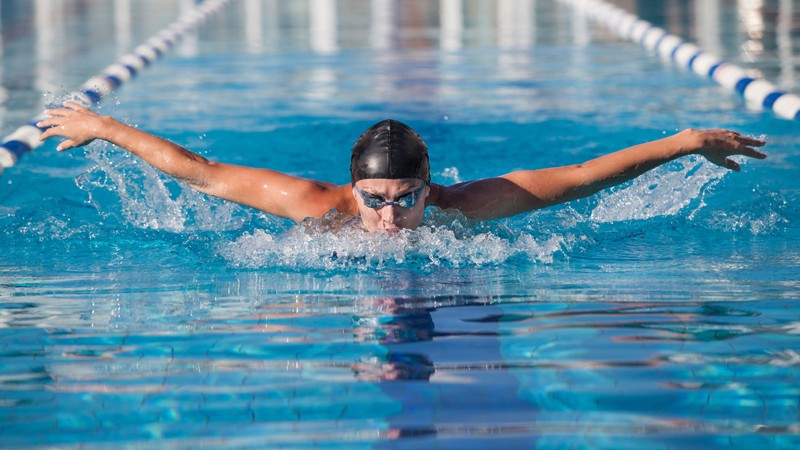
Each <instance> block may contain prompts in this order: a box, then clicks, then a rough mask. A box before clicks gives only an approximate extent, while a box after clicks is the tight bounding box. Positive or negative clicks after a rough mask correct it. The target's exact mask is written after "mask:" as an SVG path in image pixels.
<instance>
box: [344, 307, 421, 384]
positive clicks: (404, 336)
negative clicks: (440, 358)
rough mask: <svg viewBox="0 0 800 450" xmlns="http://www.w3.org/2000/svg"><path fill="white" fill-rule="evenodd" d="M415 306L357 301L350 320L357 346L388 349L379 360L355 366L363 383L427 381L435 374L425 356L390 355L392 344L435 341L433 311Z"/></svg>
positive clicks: (396, 353) (371, 360)
mask: <svg viewBox="0 0 800 450" xmlns="http://www.w3.org/2000/svg"><path fill="white" fill-rule="evenodd" d="M417 305H418V302H416V301H414V300H408V299H402V298H385V299H375V300H370V299H367V300H364V301H360V302H359V305H358V307H357V309H358V310H359V311H364V312H363V313H360V314H358V315H354V316H353V321H354V327H355V337H356V341H357V342H365V343H366V342H373V341H374V342H378V343H380V344H383V345H385V346H387V353H386V355H384V356H381V357H374V356H371V357H368V358H366V359H362V360H361V361H359V363H358V364H356V365H355V367H354V371H355V373H356V376H357V377H358V378H359V379H362V380H371V381H397V380H430V377H431V375H433V373H434V372H435V371H436V370H435V368H434V365H433V362H431V360H430V359H429V358H428V357H427V356H426V355H424V354H418V353H404V352H397V351H393V348H392V346H393V344H401V343H408V342H425V341H430V340H432V339H433V337H434V323H433V318H432V317H431V311H432V310H433V308H420V307H419V306H417Z"/></svg>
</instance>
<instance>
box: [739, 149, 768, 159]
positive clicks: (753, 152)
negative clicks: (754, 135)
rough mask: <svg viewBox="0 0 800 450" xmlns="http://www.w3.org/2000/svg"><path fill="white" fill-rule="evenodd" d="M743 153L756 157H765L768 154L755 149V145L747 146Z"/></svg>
mask: <svg viewBox="0 0 800 450" xmlns="http://www.w3.org/2000/svg"><path fill="white" fill-rule="evenodd" d="M742 155H744V156H749V157H750V158H756V159H765V158H766V157H767V155H766V154H764V153H761V152H760V151H758V150H756V149H754V148H753V147H745V148H744V149H743V150H742Z"/></svg>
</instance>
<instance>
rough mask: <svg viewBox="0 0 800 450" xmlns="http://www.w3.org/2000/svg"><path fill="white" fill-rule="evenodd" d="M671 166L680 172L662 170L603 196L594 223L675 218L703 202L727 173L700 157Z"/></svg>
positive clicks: (594, 214) (593, 218)
mask: <svg viewBox="0 0 800 450" xmlns="http://www.w3.org/2000/svg"><path fill="white" fill-rule="evenodd" d="M670 166H671V167H678V169H677V170H670V169H668V168H665V167H662V168H659V169H657V170H654V171H651V172H648V173H646V174H644V175H642V176H640V177H639V178H637V179H636V180H634V181H633V182H632V183H631V184H630V185H626V186H623V187H621V188H618V189H616V190H613V191H610V192H607V193H602V194H600V196H599V201H598V204H597V207H595V209H594V210H593V211H592V213H591V216H590V218H591V220H592V221H595V222H601V223H603V222H618V221H623V220H645V219H650V218H653V217H657V216H674V215H676V214H678V213H679V212H680V211H681V210H683V209H684V208H686V207H687V206H689V205H690V204H692V203H693V202H695V201H697V200H699V201H702V193H703V192H704V191H705V189H707V188H709V187H711V186H713V185H714V184H716V183H717V182H719V180H721V179H722V177H723V176H724V175H725V173H726V172H727V170H726V169H723V168H720V167H716V166H714V165H713V164H710V163H706V162H705V160H703V159H702V158H699V157H693V158H683V159H681V160H680V161H677V162H673V163H671V165H670Z"/></svg>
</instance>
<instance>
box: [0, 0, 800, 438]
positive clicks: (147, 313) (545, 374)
mask: <svg viewBox="0 0 800 450" xmlns="http://www.w3.org/2000/svg"><path fill="white" fill-rule="evenodd" d="M262 3H263V6H264V7H265V8H267V7H268V6H269V5H271V4H272V3H270V2H262ZM414 4H415V5H417V6H419V5H421V4H423V3H414ZM470 4H471V3H470ZM548 5H551V6H548ZM552 5H554V4H551V3H549V2H540V3H538V4H537V10H536V12H537V15H536V20H535V21H533V24H534V25H535V26H534V27H533V29H534V30H533V31H530V30H529V32H530V33H533V35H534V36H535V37H536V38H535V39H533V40H532V42H531V41H527V43H526V41H524V40H523V41H522V43H520V42H517V44H515V45H510V46H503V45H500V43H502V40H498V42H500V43H498V42H494V41H492V40H491V39H489V40H488V41H487V40H486V39H485V36H484V34H485V33H487V31H486V30H485V29H484V28H481V25H480V24H479V23H478V24H476V23H477V22H473V19H471V18H470V17H471V16H468V17H467V18H466V19H465V22H466V24H467V26H466V28H465V31H464V36H463V43H462V44H463V45H462V47H461V48H450V49H449V50H448V49H445V48H442V45H443V44H438V43H437V42H436V40H435V36H436V33H437V29H436V27H435V26H433V25H431V23H430V22H425V23H424V25H425V28H423V29H417V28H414V27H413V26H412V25H413V24H408V23H406V22H407V21H409V20H410V19H408V17H411V16H410V15H409V14H410V13H408V12H407V11H406V12H405V13H406V14H405V15H401V16H402V17H404V18H405V19H403V20H401V21H400V22H399V23H398V24H397V26H398V28H399V29H400V30H406V31H405V32H400V31H397V32H396V34H394V35H396V36H405V38H403V39H400V38H398V39H397V40H396V41H395V42H394V43H391V44H389V45H388V48H371V47H370V42H371V41H370V39H372V38H374V35H373V34H371V33H370V31H369V30H366V29H365V28H363V20H365V19H364V15H363V14H362V13H363V12H362V11H358V10H356V11H353V12H352V16H348V15H344V14H342V15H341V16H340V17H339V23H340V27H341V30H342V31H340V35H339V38H338V41H337V42H338V47H337V48H336V49H335V51H333V52H330V50H325V47H324V46H322V47H319V48H317V49H316V50H317V51H314V50H315V48H313V46H311V44H309V42H310V41H313V39H310V40H309V39H308V35H307V33H308V30H307V29H304V28H302V27H301V28H299V29H298V28H295V27H293V26H288V25H281V26H280V27H279V29H278V30H277V31H275V34H271V33H270V32H269V30H271V28H269V27H268V26H265V27H264V30H263V34H262V35H261V39H262V41H260V42H262V45H261V47H260V49H256V48H255V47H253V46H252V40H247V39H245V38H244V37H242V36H241V35H239V34H236V33H235V31H236V30H237V26H238V25H237V23H238V22H236V19H237V16H236V14H239V13H242V12H243V9H242V8H244V7H243V6H242V5H239V6H234V7H233V8H234V9H232V12H228V13H227V14H225V15H223V16H221V17H219V18H217V19H215V20H213V21H212V22H211V23H210V24H209V26H208V28H206V29H204V31H202V32H201V34H200V37H199V42H198V45H197V47H196V50H195V51H185V52H183V53H181V52H178V53H177V54H174V55H172V56H170V57H169V58H167V59H164V60H162V61H160V62H158V63H157V64H156V65H154V66H153V67H151V68H150V69H148V70H147V72H145V73H143V74H142V75H140V76H139V77H138V78H137V79H135V80H133V81H132V82H131V83H130V84H129V85H126V86H125V87H124V88H123V89H122V90H120V91H119V92H118V93H117V94H116V95H115V97H114V98H112V99H110V100H109V101H107V102H106V103H104V104H103V105H102V107H101V111H102V112H103V113H104V114H113V115H114V116H116V117H118V118H120V119H122V120H124V121H126V122H128V123H131V124H136V125H137V126H139V127H140V128H143V129H146V130H149V131H153V132H155V133H157V134H159V135H162V136H165V137H167V138H169V139H172V140H174V141H175V142H178V143H180V144H182V145H185V146H187V147H189V148H191V149H193V150H195V151H197V152H199V153H201V154H203V155H204V156H207V157H209V158H211V159H217V160H221V161H226V162H232V163H238V164H245V165H253V166H260V167H269V168H272V169H276V170H281V171H286V172H288V173H292V174H295V175H299V176H306V177H313V178H317V179H323V180H327V181H332V182H337V183H345V182H347V181H348V178H347V177H348V172H347V164H348V158H349V149H350V146H351V145H352V143H353V141H354V140H355V138H356V137H357V136H358V135H359V134H360V133H361V132H362V131H363V130H364V129H365V128H366V127H367V126H369V125H371V124H372V123H374V122H376V121H377V120H380V119H383V118H386V117H393V118H397V119H400V120H404V121H406V122H408V123H409V124H410V125H411V126H413V127H414V128H415V129H416V130H417V131H419V133H420V134H421V135H422V136H423V138H424V139H425V140H426V141H427V143H428V145H429V147H430V151H431V167H432V171H433V181H434V182H439V183H452V182H456V181H460V180H469V179H474V178H478V177H486V176H493V175H497V174H501V173H506V172H509V171H512V170H516V169H521V168H537V167H547V166H552V165H558V164H571V163H578V162H582V161H585V160H587V159H590V158H593V157H596V156H598V155H600V154H603V153H607V152H609V151H613V150H615V149H620V148H624V147H626V146H629V145H633V144H635V143H638V142H642V141H645V140H652V139H657V138H660V137H662V136H663V135H664V134H670V133H673V132H675V131H676V130H680V129H683V128H686V127H731V128H735V129H737V130H740V131H742V132H743V133H747V134H750V135H754V136H761V135H765V136H766V139H767V141H768V142H769V145H768V147H767V151H768V153H769V158H768V159H767V160H764V161H746V162H745V163H744V165H743V170H742V172H741V173H727V172H725V171H723V170H722V169H719V168H716V167H713V166H711V165H710V164H708V163H705V162H703V161H702V160H699V159H690V158H686V159H682V160H679V161H675V162H673V163H671V164H669V165H667V166H665V167H663V168H660V169H658V170H656V171H654V172H651V173H650V174H648V175H646V176H644V177H642V178H640V179H639V180H637V181H635V182H633V183H629V184H627V185H623V186H620V187H618V188H615V189H612V190H610V191H606V192H603V193H601V194H600V195H598V196H595V197H592V198H590V199H585V200H581V201H577V202H572V203H570V204H568V205H563V206H559V207H554V208H550V209H547V210H542V211H538V212H534V213H531V214H525V215H521V216H517V217H514V218H511V219H508V220H502V221H496V222H489V223H470V222H468V221H464V220H463V219H460V218H458V217H455V216H449V215H444V214H441V213H439V212H436V211H433V210H430V211H428V217H427V219H426V221H425V224H424V226H423V227H422V228H420V229H419V230H416V231H412V232H405V233H402V234H401V235H400V236H398V237H396V238H394V237H392V238H386V237H385V236H364V235H363V234H362V233H356V232H352V233H351V232H342V233H331V232H329V231H326V230H325V229H324V227H321V226H318V225H317V224H315V223H309V224H307V225H306V226H297V225H294V224H293V223H291V222H289V221H285V220H283V219H278V218H274V217H270V216H267V215H264V214H261V213H258V212H256V211H253V210H249V209H246V208H242V207H238V206H235V205H230V204H227V203H224V202H221V201H218V200H213V199H209V198H207V197H204V196H202V195H199V194H196V193H193V192H191V191H189V190H187V189H186V188H184V187H183V186H181V185H180V184H178V183H175V182H173V181H170V180H168V179H166V178H164V177H163V176H160V175H159V174H157V173H156V172H155V171H153V170H152V169H149V168H148V167H146V166H145V165H143V164H142V163H141V162H139V161H137V160H136V159H134V158H132V157H129V156H127V155H126V154H124V153H122V152H121V151H119V150H118V149H115V148H113V147H111V146H109V145H106V144H102V143H94V144H92V145H90V146H89V147H87V148H86V149H85V150H84V149H79V150H76V151H73V152H71V153H68V154H56V153H55V151H54V147H55V143H48V144H47V145H46V146H45V147H42V148H40V149H39V150H37V151H36V152H35V153H33V154H29V155H26V157H25V158H24V159H23V160H21V161H20V164H19V165H18V166H16V167H14V168H12V169H8V170H6V171H5V172H4V173H3V175H2V178H0V224H1V225H2V231H0V249H3V251H2V252H0V441H2V445H3V446H8V447H29V446H30V447H35V446H42V447H44V446H64V447H70V446H77V445H82V446H84V447H89V448H105V447H108V446H119V447H122V446H131V447H137V448H139V447H143V448H149V447H153V448H162V447H165V446H169V447H198V446H203V445H204V446H210V447H244V448H246V447H255V448H263V447H287V448H306V447H312V446H323V447H339V448H376V447H377V448H383V447H387V448H395V447H398V448H407V447H408V448H414V447H418V448H432V447H439V448H485V447H491V448H531V447H533V446H538V447H542V448H572V447H574V448H584V447H589V448H643V447H649V448H728V447H732V448H764V447H768V446H772V447H781V448H789V447H792V446H796V445H797V444H798V443H799V442H800V437H798V434H799V433H800V429H799V428H798V426H797V423H798V398H800V396H798V394H799V393H800V385H799V384H798V379H800V378H799V377H798V375H800V374H798V365H799V364H800V340H799V339H798V338H797V335H798V334H800V308H798V306H797V303H796V302H797V301H798V292H799V289H798V288H800V251H798V247H797V244H796V242H797V241H798V238H800V227H798V220H799V219H800V210H798V208H797V206H796V205H797V204H798V200H800V182H798V178H797V176H796V173H797V165H798V162H800V161H799V159H798V156H797V155H798V153H799V151H800V145H798V143H797V140H796V138H795V136H796V130H797V125H796V123H794V122H787V121H783V120H780V119H776V118H774V117H773V116H771V115H769V114H768V113H763V112H759V111H752V110H748V109H747V108H745V107H744V106H743V105H742V104H741V101H740V99H738V98H737V97H735V96H734V95H732V94H728V93H726V92H724V91H722V90H721V88H719V87H717V86H716V85H714V84H712V83H710V82H708V81H706V80H703V79H701V78H698V77H697V76H695V75H694V74H688V73H684V72H682V71H680V70H678V69H674V68H671V67H669V66H666V65H664V64H662V63H661V62H659V61H658V60H657V59H654V58H652V57H650V56H649V55H647V53H646V52H645V51H644V50H642V49H640V48H638V47H635V46H633V45H632V44H626V43H620V42H616V41H614V40H613V39H610V38H608V37H607V36H606V35H605V34H603V32H602V31H601V30H594V29H591V28H589V29H588V30H585V31H586V32H588V33H589V36H590V37H591V39H590V40H589V41H588V43H586V44H585V45H578V43H579V42H581V41H580V39H577V37H575V36H573V35H571V34H570V33H572V32H573V31H574V28H572V26H573V25H574V24H572V22H571V20H573V19H572V17H571V16H570V15H569V14H568V11H566V10H564V9H561V8H559V7H557V6H552ZM473 6H474V5H473ZM3 7H4V8H5V4H4V5H3ZM265 11H266V9H265ZM23 12H24V11H23ZM401 12H402V11H401ZM283 13H284V14H288V13H287V12H285V11H284V12H283ZM20 14H22V13H20ZM165 14H166V13H165ZM293 14H294V13H293ZM282 17H283V16H282ZM425 17H427V16H425ZM158 19H159V20H162V21H163V23H164V24H167V23H168V22H169V20H170V18H169V17H165V16H158ZM404 21H406V22H404ZM154 22H157V20H155V21H154ZM280 23H281V24H285V22H280ZM155 25H156V24H154V25H153V26H155ZM3 26H4V28H3V30H4V32H7V30H8V26H7V24H6V23H5V22H4V23H3ZM347 27H352V28H351V29H348V28H347ZM344 29H348V31H347V32H345V31H343V30H344ZM156 30H157V28H156ZM571 30H573V31H571ZM488 33H489V34H491V29H490V30H489V31H488ZM410 36H411V37H410ZM419 36H422V37H419ZM431 36H434V37H433V38H432V37H431ZM412 37H416V38H413V39H412ZM423 38H424V39H423ZM29 39H33V38H32V37H30V38H29ZM415 39H417V40H415ZM426 39H427V40H426ZM418 41H419V42H418ZM432 41H433V44H431V42H432ZM4 42H6V43H8V42H10V41H9V39H7V38H5V39H4ZM21 42H22V41H18V43H17V44H15V45H20V46H22V45H23V44H22V43H21ZM248 42H249V43H250V44H251V47H247V45H245V44H247V43H248ZM490 44H491V45H490ZM448 48H449V47H448ZM184 50H185V49H184ZM12 51H13V47H12V45H11V44H7V54H8V53H10V52H12ZM109 52H110V53H113V51H112V50H109ZM103 57H104V56H103V55H102V54H100V55H99V56H98V55H96V56H94V58H96V59H98V60H99V59H100V58H103ZM111 59H113V56H112V57H109V58H106V59H104V60H102V61H99V62H98V67H97V69H99V68H102V67H104V64H107V63H108V62H110V60H111ZM759 64H767V62H764V61H761V63H759ZM85 70H93V69H92V68H91V67H90V68H87V69H85ZM769 70H771V69H769ZM769 70H767V69H765V71H766V72H769ZM89 74H91V72H89V73H88V74H86V76H88V75H89ZM4 76H5V78H4V80H6V81H5V84H4V86H5V87H6V89H9V92H10V94H9V96H10V98H11V100H12V101H11V102H10V103H8V104H7V109H8V111H7V114H6V116H4V117H5V119H4V122H3V123H4V131H11V130H12V129H13V127H14V126H15V125H17V124H16V123H14V124H12V123H10V122H11V119H9V117H16V116H23V115H24V116H25V117H26V118H28V117H32V116H33V115H35V113H36V112H38V109H36V108H34V107H27V106H25V105H26V104H25V102H24V101H23V100H21V98H23V97H24V96H22V94H20V93H19V91H15V90H13V83H12V82H11V81H13V80H18V79H20V78H21V77H23V75H20V74H19V73H18V72H14V71H13V70H12V69H8V70H7V71H6V72H5V73H4ZM86 76H84V75H83V74H77V73H76V72H69V71H67V72H66V73H65V74H64V79H65V80H67V81H65V82H64V83H65V85H64V86H63V87H62V88H56V89H53V90H49V91H43V92H42V93H40V94H36V89H35V88H34V87H29V88H28V90H27V91H26V92H27V94H25V95H33V94H36V95H42V96H43V97H42V98H43V99H44V100H43V101H44V103H48V104H54V103H57V102H59V101H60V100H61V99H62V98H63V92H66V91H68V90H70V89H72V88H73V87H74V86H75V85H77V84H79V83H80V81H82V80H83V78H85V77H86ZM72 78H75V79H76V80H77V81H75V82H74V83H72V82H71V81H70V80H71V79H72ZM9 80H11V81H9ZM15 102H16V103H15ZM26 108H27V109H26Z"/></svg>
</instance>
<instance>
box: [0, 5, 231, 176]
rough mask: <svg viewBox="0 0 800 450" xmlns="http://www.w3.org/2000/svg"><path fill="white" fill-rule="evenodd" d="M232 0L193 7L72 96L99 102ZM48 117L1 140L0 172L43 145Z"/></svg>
mask: <svg viewBox="0 0 800 450" xmlns="http://www.w3.org/2000/svg"><path fill="white" fill-rule="evenodd" d="M230 1H231V0H206V1H205V2H203V3H202V4H200V5H198V6H196V7H194V8H192V9H191V10H189V11H187V12H186V13H184V14H183V15H181V17H180V18H178V20H176V21H175V22H173V23H172V24H170V25H169V26H167V27H166V28H165V29H163V30H161V31H160V32H158V33H157V34H156V35H155V36H153V37H151V38H150V39H148V40H147V41H145V43H143V44H141V45H139V46H138V47H136V48H134V49H133V51H131V52H130V53H128V54H126V55H124V56H122V57H121V58H119V59H118V60H117V61H116V62H115V63H114V64H111V65H110V66H108V67H106V68H105V69H103V70H102V71H101V72H100V73H99V74H98V75H95V76H93V77H91V78H89V79H88V80H86V82H84V83H83V84H82V85H81V86H80V88H79V89H78V90H77V91H74V92H71V93H70V94H69V95H68V97H69V98H71V99H72V100H74V101H77V102H78V103H83V104H85V105H86V106H90V105H93V104H96V103H99V102H100V101H101V100H102V99H103V97H105V96H107V95H108V94H110V93H111V92H112V91H114V90H115V89H117V88H118V87H120V86H121V85H123V84H124V83H125V82H127V81H128V80H130V79H131V78H132V77H133V76H134V75H136V74H137V73H139V72H140V71H141V70H143V69H144V68H146V67H147V66H149V65H151V64H152V63H154V62H155V61H156V60H157V59H159V58H160V57H162V56H163V55H165V54H166V53H167V52H168V51H169V50H171V49H172V48H173V47H174V46H175V44H177V43H178V42H180V41H181V40H182V39H183V38H184V36H186V34H188V33H189V32H191V31H192V30H194V29H195V28H197V27H198V26H200V25H201V24H203V23H205V22H206V21H207V20H208V18H209V17H211V16H212V15H214V14H215V13H217V12H218V11H219V10H220V9H221V8H222V7H224V6H225V5H226V4H228V3H230ZM45 118H46V117H45V116H44V114H40V115H38V116H37V117H35V118H34V119H33V120H31V121H30V122H29V123H27V124H25V125H22V126H21V127H19V128H17V129H16V130H15V131H14V132H13V133H11V134H9V135H8V136H6V137H5V138H4V139H3V140H2V141H0V142H1V143H0V174H2V173H3V169H5V168H7V167H11V166H13V165H14V164H16V163H17V161H19V159H20V158H21V157H22V155H24V154H25V153H28V152H30V151H32V150H33V149H35V148H37V147H39V146H40V145H41V144H42V142H41V141H40V140H39V137H40V136H41V135H42V133H43V132H44V130H45V128H39V127H38V126H36V124H37V123H38V122H39V121H41V120H43V119H45Z"/></svg>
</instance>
